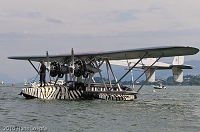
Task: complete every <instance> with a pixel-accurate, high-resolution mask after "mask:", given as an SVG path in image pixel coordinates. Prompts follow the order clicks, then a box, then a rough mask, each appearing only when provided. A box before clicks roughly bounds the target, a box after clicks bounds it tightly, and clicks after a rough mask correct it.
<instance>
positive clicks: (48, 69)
mask: <svg viewBox="0 0 200 132" xmlns="http://www.w3.org/2000/svg"><path fill="white" fill-rule="evenodd" d="M46 57H47V66H46V68H47V71H48V72H49V74H50V64H49V53H48V51H46Z"/></svg>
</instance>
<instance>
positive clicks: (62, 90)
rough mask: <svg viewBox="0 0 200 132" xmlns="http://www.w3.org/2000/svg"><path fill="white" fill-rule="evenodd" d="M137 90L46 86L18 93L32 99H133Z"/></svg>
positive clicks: (26, 89)
mask: <svg viewBox="0 0 200 132" xmlns="http://www.w3.org/2000/svg"><path fill="white" fill-rule="evenodd" d="M136 94H137V92H134V91H127V92H126V91H85V90H84V88H79V89H72V88H70V87H68V86H60V85H55V86H46V87H35V88H23V89H22V90H21V93H20V95H23V96H24V97H25V98H28V99H33V98H38V99H46V100H51V99H65V100H77V99H103V100H134V99H136Z"/></svg>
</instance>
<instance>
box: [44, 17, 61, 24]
mask: <svg viewBox="0 0 200 132" xmlns="http://www.w3.org/2000/svg"><path fill="white" fill-rule="evenodd" d="M46 21H48V22H52V23H63V22H62V21H61V20H58V19H54V18H46Z"/></svg>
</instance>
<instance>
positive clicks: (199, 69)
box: [0, 60, 200, 83]
mask: <svg viewBox="0 0 200 132" xmlns="http://www.w3.org/2000/svg"><path fill="white" fill-rule="evenodd" d="M185 64H186V65H192V66H193V67H194V69H191V70H184V75H199V74H200V61H198V60H191V61H186V62H185ZM112 68H113V71H114V73H115V75H116V77H117V78H118V79H120V77H121V76H123V75H124V74H125V73H126V72H127V70H126V68H127V67H125V66H117V65H113V66H112ZM101 70H102V75H103V77H104V78H108V77H107V71H106V67H105V66H102V68H101ZM142 73H143V70H141V69H138V68H134V69H133V74H134V79H136V78H137V77H138V76H139V75H140V74H142ZM110 74H111V73H110ZM95 76H96V77H97V76H99V74H98V73H97V74H96V75H95ZM169 76H172V71H171V70H157V71H156V78H157V79H160V78H168V77H169ZM35 78H36V76H32V77H27V81H28V82H31V81H32V80H34V79H35ZM145 78H146V77H145V74H144V75H143V76H142V77H141V79H140V80H144V79H145ZM46 79H47V80H48V79H49V75H48V74H47V76H46ZM35 80H36V81H39V76H37V78H36V79H35ZM130 80H131V75H130V73H129V74H128V75H127V76H126V77H125V78H124V79H123V81H130ZM1 81H4V82H5V83H23V82H22V81H21V82H19V81H17V80H16V79H14V78H12V77H10V76H8V75H6V74H4V73H2V72H0V82H1Z"/></svg>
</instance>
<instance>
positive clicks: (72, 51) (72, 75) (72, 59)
mask: <svg viewBox="0 0 200 132" xmlns="http://www.w3.org/2000/svg"><path fill="white" fill-rule="evenodd" d="M71 61H72V63H71V68H72V74H71V77H72V79H73V86H74V81H75V77H74V70H75V67H74V49H73V48H72V50H71Z"/></svg>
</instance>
